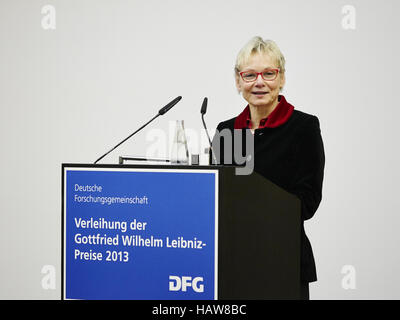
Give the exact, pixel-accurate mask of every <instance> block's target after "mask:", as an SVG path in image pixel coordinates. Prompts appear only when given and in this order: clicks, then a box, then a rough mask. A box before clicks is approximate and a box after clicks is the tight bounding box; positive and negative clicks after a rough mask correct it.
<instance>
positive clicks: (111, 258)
mask: <svg viewBox="0 0 400 320" xmlns="http://www.w3.org/2000/svg"><path fill="white" fill-rule="evenodd" d="M63 179H64V181H63V188H64V192H63V197H64V199H63V203H64V207H63V297H64V298H66V299H139V300H147V299H157V300H158V299H160V300H175V299H193V300H199V299H201V300H210V299H217V284H218V281H217V263H218V262H217V255H218V252H217V246H218V244H217V240H218V235H217V230H218V221H217V218H218V212H217V210H218V203H217V201H218V194H217V193H218V185H217V184H218V170H194V169H193V170H190V169H188V170H186V169H185V170H180V169H155V168H154V169H153V168H152V169H142V168H140V169H139V168H78V167H64V177H63Z"/></svg>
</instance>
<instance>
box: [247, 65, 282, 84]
mask: <svg viewBox="0 0 400 320" xmlns="http://www.w3.org/2000/svg"><path fill="white" fill-rule="evenodd" d="M267 70H273V71H276V76H275V78H273V79H265V78H264V76H263V73H264V72H265V70H264V71H263V72H254V73H256V74H257V76H256V78H255V79H254V80H251V81H248V80H244V78H243V73H246V72H250V71H242V72H239V75H240V77H241V78H242V80H243V81H244V82H255V81H257V79H258V76H259V75H261V78H262V79H263V80H264V81H274V80H275V79H276V78H277V77H278V74H279V72H280V70H279V68H271V69H267Z"/></svg>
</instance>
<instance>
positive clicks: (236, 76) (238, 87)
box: [235, 74, 242, 94]
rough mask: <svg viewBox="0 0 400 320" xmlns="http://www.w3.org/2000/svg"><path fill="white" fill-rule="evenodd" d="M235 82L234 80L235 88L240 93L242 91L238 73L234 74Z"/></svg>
mask: <svg viewBox="0 0 400 320" xmlns="http://www.w3.org/2000/svg"><path fill="white" fill-rule="evenodd" d="M235 82H236V89H237V91H238V93H239V94H241V93H242V85H241V83H240V79H239V75H238V74H236V75H235Z"/></svg>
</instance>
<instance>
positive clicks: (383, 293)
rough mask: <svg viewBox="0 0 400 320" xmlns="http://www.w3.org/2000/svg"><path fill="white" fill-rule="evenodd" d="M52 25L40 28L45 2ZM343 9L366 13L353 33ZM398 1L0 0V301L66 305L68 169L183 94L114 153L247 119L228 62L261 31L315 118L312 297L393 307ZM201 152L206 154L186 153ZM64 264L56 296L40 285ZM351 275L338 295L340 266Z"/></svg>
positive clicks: (397, 283) (292, 98) (295, 94)
mask: <svg viewBox="0 0 400 320" xmlns="http://www.w3.org/2000/svg"><path fill="white" fill-rule="evenodd" d="M45 5H52V6H54V8H55V10H56V29H55V30H45V29H43V27H42V24H41V22H42V19H43V17H44V16H45V14H42V13H41V10H42V7H43V6H45ZM345 5H352V6H354V8H355V10H356V25H355V29H354V30H353V29H350V30H347V29H344V28H343V24H342V20H343V18H344V17H345V16H346V14H343V13H342V8H343V6H345ZM399 9H400V4H399V2H398V1H396V0H386V1H377V0H370V1H366V0H364V1H360V0H353V1H351V2H347V1H341V0H340V1H339V0H335V1H333V0H304V1H301V2H300V1H296V0H290V1H289V0H286V1H266V0H248V1H237V0H235V1H229V2H228V1H216V0H212V1H211V0H202V1H189V0H169V1H156V0H146V1H138V0H136V1H123V0H118V1H105V0H81V1H76V0H64V1H61V0H58V1H57V0H47V1H44V0H43V1H42V0H40V1H39V0H18V1H15V0H2V1H1V2H0V112H1V114H0V130H1V132H0V139H1V140H0V141H1V144H0V145H1V156H0V167H1V171H0V172H1V175H0V255H1V256H0V257H1V258H0V283H1V285H0V298H2V299H59V298H60V271H61V265H60V255H61V253H60V247H61V244H60V238H61V225H60V223H61V163H67V162H78V163H91V162H93V161H94V160H95V159H96V158H97V157H98V156H100V155H101V154H102V153H104V152H105V151H107V150H108V149H109V148H110V147H111V146H113V145H114V144H116V143H117V142H118V141H119V140H121V139H122V138H124V137H125V136H127V135H129V134H130V133H131V132H133V131H134V130H136V128H138V127H139V126H140V125H141V124H143V123H144V122H145V121H147V120H148V119H150V118H151V117H152V116H153V115H154V114H155V113H156V112H157V111H158V109H159V108H161V107H162V106H163V105H165V104H166V103H167V102H168V101H170V100H172V99H173V98H175V97H176V96H178V95H182V96H183V99H182V101H181V102H180V103H179V104H178V105H176V106H175V107H174V108H173V109H172V110H171V111H170V112H169V113H168V114H166V115H165V116H164V117H162V118H159V119H157V122H156V123H153V124H151V125H150V126H149V127H148V128H146V129H145V130H144V131H143V132H141V133H140V134H138V135H137V136H136V137H135V138H134V139H132V140H130V141H128V142H127V143H126V144H124V145H123V146H121V147H120V148H119V149H118V150H116V151H115V152H113V153H112V154H110V155H109V156H107V157H106V158H105V159H104V160H103V161H102V162H103V163H116V162H117V158H118V156H119V155H123V154H134V155H143V154H145V152H146V148H147V147H148V146H149V141H146V134H148V133H149V132H150V130H151V129H154V128H161V129H165V130H168V128H169V122H170V121H173V120H176V119H184V120H185V124H186V127H187V128H190V129H194V130H200V129H201V127H202V124H201V120H200V113H199V110H200V106H201V102H202V100H203V97H205V96H207V97H208V99H209V107H208V113H207V115H206V119H207V123H208V126H209V127H210V128H215V127H216V125H217V124H218V122H220V121H222V120H225V119H228V118H231V117H233V116H235V115H237V114H238V113H239V112H240V111H241V110H242V109H243V108H244V106H245V103H244V100H242V98H241V97H240V96H239V95H238V94H237V92H236V89H235V86H234V79H233V65H234V61H235V57H236V54H237V52H238V50H239V49H240V48H241V47H242V46H243V45H244V44H245V42H247V41H248V40H249V39H250V38H251V37H252V36H254V35H260V36H262V37H263V38H269V39H273V40H275V41H276V42H277V43H278V45H279V46H280V47H281V50H282V51H283V53H284V55H285V57H286V60H287V74H286V78H287V82H286V87H285V89H284V95H285V96H286V98H287V100H288V101H289V102H290V103H292V104H293V105H295V106H296V108H297V109H299V110H302V111H304V112H307V113H311V114H315V115H317V116H318V117H319V119H320V122H321V129H322V136H323V139H324V143H325V152H326V171H325V181H324V194H323V196H324V198H323V201H322V203H321V206H320V208H319V210H318V212H317V214H316V215H315V217H314V218H313V219H312V220H310V221H309V222H307V223H306V230H307V232H308V235H309V238H310V240H311V243H312V245H313V248H314V254H315V258H316V261H317V271H318V278H319V281H318V282H316V283H313V284H312V285H311V298H312V299H399V298H400V294H399V291H400V290H398V289H399V288H400V274H399V272H398V270H399V268H400V257H399V250H398V249H397V245H398V243H400V235H399V232H398V230H397V229H398V228H399V225H400V218H399V217H398V215H397V214H398V212H399V209H400V203H399V197H398V196H397V191H398V186H397V183H396V182H397V180H398V179H399V178H400V170H399V167H398V163H399V160H400V159H399V158H400V153H399V151H398V146H399V143H398V137H399V135H400V129H399V126H398V125H396V120H397V118H398V117H399V115H400V111H399V107H398V104H399V103H398V100H397V95H396V90H397V89H396V88H395V85H396V84H398V83H399V81H398V75H399V67H400V62H399V60H398V56H399V53H400V52H399V51H400V50H399V48H400V46H399V40H398V39H399V38H398V32H397V31H398V30H399V28H400V22H398V19H397V16H398V15H399ZM191 151H192V152H195V153H198V152H199V150H191ZM43 265H54V266H55V268H56V270H57V274H56V275H57V287H56V289H55V290H44V289H43V288H42V286H41V280H42V277H43V275H42V274H41V269H42V267H43ZM345 265H351V266H353V267H354V268H355V271H356V287H355V289H347V290H346V289H344V288H343V286H342V280H343V277H344V276H345V275H344V274H342V273H341V271H342V267H343V266H345Z"/></svg>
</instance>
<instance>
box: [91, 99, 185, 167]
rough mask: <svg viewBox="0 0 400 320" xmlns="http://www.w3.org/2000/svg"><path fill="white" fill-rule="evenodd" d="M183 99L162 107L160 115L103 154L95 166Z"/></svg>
mask: <svg viewBox="0 0 400 320" xmlns="http://www.w3.org/2000/svg"><path fill="white" fill-rule="evenodd" d="M181 99H182V97H181V96H179V97H176V98H175V99H174V100H172V101H171V102H170V103H168V104H167V105H166V106H164V107H162V108H161V109H160V110H159V111H158V113H157V114H156V115H155V116H154V117H153V118H152V119H150V121H148V122H147V123H145V124H144V125H143V126H141V127H140V128H139V129H137V130H136V131H135V132H134V133H132V134H131V135H129V136H128V137H126V138H125V139H124V140H122V141H121V142H120V143H118V144H117V145H116V146H114V147H113V148H111V149H110V150H109V151H107V152H106V153H105V154H103V155H102V156H101V157H100V158H98V159H97V160H96V161H95V162H94V164H96V163H97V162H99V161H100V160H101V159H103V158H104V157H105V156H106V155H108V154H109V153H110V152H111V151H113V150H115V149H116V148H118V147H119V146H120V145H121V144H123V143H124V142H125V141H126V140H128V139H129V138H130V137H132V136H133V135H135V134H136V133H138V132H139V131H140V130H142V129H143V128H144V127H146V126H147V125H148V124H149V123H150V122H152V121H153V120H154V119H156V118H157V117H159V116H162V115H163V114H165V113H166V112H168V111H169V110H170V109H171V108H172V107H173V106H174V105H176V104H177V103H178V102H179V101H180V100H181Z"/></svg>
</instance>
